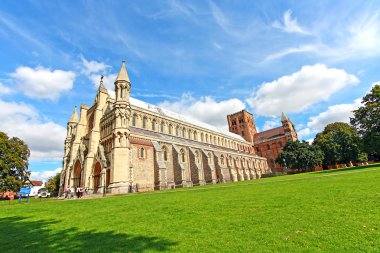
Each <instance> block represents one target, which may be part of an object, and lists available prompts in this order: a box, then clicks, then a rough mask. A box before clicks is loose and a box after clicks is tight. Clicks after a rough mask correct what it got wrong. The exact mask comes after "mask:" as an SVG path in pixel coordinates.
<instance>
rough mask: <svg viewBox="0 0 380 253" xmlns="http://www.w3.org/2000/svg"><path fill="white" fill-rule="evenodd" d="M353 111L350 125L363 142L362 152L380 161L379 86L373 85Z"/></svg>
mask: <svg viewBox="0 0 380 253" xmlns="http://www.w3.org/2000/svg"><path fill="white" fill-rule="evenodd" d="M362 104H363V106H361V107H359V108H358V109H357V110H355V111H354V117H353V118H351V119H350V120H351V124H352V125H353V126H354V127H355V128H356V129H357V131H358V132H359V135H360V137H361V138H362V141H363V151H364V152H366V153H367V154H370V155H371V156H375V157H377V159H380V85H375V86H374V87H373V88H372V90H371V91H370V93H368V94H367V95H365V96H364V97H363V100H362Z"/></svg>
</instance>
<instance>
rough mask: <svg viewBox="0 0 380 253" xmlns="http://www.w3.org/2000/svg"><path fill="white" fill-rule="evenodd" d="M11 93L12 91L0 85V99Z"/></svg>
mask: <svg viewBox="0 0 380 253" xmlns="http://www.w3.org/2000/svg"><path fill="white" fill-rule="evenodd" d="M10 93H12V90H11V89H10V88H8V87H7V86H4V85H3V84H2V83H0V97H1V96H4V95H7V94H10Z"/></svg>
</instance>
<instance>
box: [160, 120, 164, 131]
mask: <svg viewBox="0 0 380 253" xmlns="http://www.w3.org/2000/svg"><path fill="white" fill-rule="evenodd" d="M160 132H161V133H163V132H164V122H161V129H160Z"/></svg>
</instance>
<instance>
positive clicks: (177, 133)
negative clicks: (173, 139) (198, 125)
mask: <svg viewBox="0 0 380 253" xmlns="http://www.w3.org/2000/svg"><path fill="white" fill-rule="evenodd" d="M178 135H179V127H178V126H176V128H175V136H178Z"/></svg>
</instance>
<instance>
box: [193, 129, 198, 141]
mask: <svg viewBox="0 0 380 253" xmlns="http://www.w3.org/2000/svg"><path fill="white" fill-rule="evenodd" d="M197 139H198V137H197V132H196V131H194V141H197Z"/></svg>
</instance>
